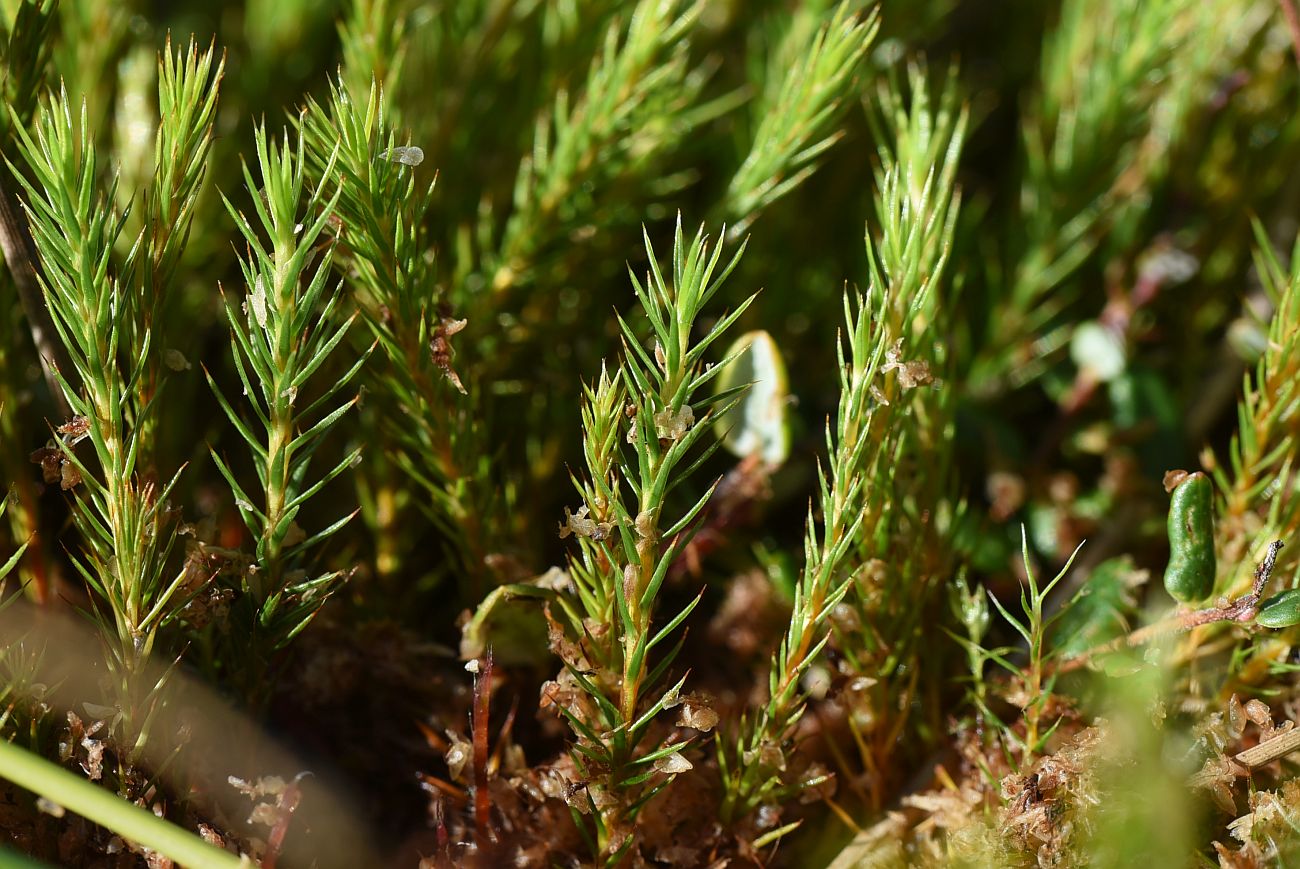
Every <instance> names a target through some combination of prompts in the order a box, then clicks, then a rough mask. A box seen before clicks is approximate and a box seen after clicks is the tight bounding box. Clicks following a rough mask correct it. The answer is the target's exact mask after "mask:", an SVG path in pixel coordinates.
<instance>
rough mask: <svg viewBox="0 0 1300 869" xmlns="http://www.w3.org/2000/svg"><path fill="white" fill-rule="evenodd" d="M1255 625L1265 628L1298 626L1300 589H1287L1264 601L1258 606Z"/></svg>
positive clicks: (1299, 620) (1299, 622) (1299, 621)
mask: <svg viewBox="0 0 1300 869" xmlns="http://www.w3.org/2000/svg"><path fill="white" fill-rule="evenodd" d="M1255 624H1257V625H1262V626H1263V627H1266V628H1289V627H1291V626H1292V625H1300V588H1289V589H1287V590H1286V591H1283V592H1279V593H1277V594H1275V595H1273V596H1272V597H1270V598H1268V599H1266V600H1265V601H1264V602H1263V603H1262V604H1260V607H1259V615H1257V616H1255Z"/></svg>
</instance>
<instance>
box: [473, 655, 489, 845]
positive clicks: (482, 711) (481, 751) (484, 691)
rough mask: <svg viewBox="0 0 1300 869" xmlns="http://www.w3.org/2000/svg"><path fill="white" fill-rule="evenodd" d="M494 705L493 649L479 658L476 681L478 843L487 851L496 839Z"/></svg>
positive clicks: (475, 755)
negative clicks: (491, 779)
mask: <svg viewBox="0 0 1300 869" xmlns="http://www.w3.org/2000/svg"><path fill="white" fill-rule="evenodd" d="M491 702H492V649H491V648H489V649H488V650H487V653H486V654H485V655H484V656H483V657H482V658H480V659H479V671H478V675H477V677H476V678H475V679H474V719H473V722H472V726H473V729H474V842H475V843H476V844H477V845H478V847H479V849H480V850H486V849H487V848H488V846H489V844H490V843H491V841H492V839H491V838H490V836H491V830H490V829H489V824H490V822H491V808H492V801H491V797H490V795H489V794H488V711H489V708H490V705H491Z"/></svg>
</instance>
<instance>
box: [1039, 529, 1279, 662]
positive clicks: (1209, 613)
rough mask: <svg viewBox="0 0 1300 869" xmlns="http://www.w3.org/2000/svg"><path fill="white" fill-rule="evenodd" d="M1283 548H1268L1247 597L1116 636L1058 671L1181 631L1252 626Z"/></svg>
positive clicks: (1277, 541)
mask: <svg viewBox="0 0 1300 869" xmlns="http://www.w3.org/2000/svg"><path fill="white" fill-rule="evenodd" d="M1281 548H1282V541H1281V540H1274V541H1273V542H1272V543H1270V544H1269V545H1268V551H1267V552H1266V553H1264V560H1263V561H1261V562H1260V563H1259V566H1258V567H1256V568H1255V584H1254V586H1253V587H1252V588H1251V590H1250V593H1249V594H1244V595H1242V596H1241V597H1239V598H1237V599H1235V600H1232V601H1228V602H1226V603H1222V604H1220V605H1218V606H1212V607H1207V608H1206V609H1199V610H1189V611H1185V612H1180V613H1176V614H1174V615H1172V616H1170V617H1169V618H1165V619H1161V620H1160V621H1158V622H1154V623H1153V624H1149V625H1145V626H1144V627H1141V628H1138V629H1137V630H1136V631H1133V632H1132V633H1130V634H1126V635H1125V636H1122V637H1116V638H1115V639H1113V640H1111V641H1110V642H1108V643H1103V644H1101V645H1100V646H1094V647H1093V648H1091V649H1088V650H1087V651H1085V652H1081V653H1080V654H1079V655H1078V656H1076V657H1073V658H1070V659H1068V660H1066V661H1063V662H1061V664H1060V665H1059V666H1057V667H1056V672H1057V673H1069V672H1071V671H1073V670H1078V669H1080V668H1082V667H1084V666H1086V665H1087V664H1088V662H1089V661H1090V660H1091V659H1092V658H1094V657H1095V656H1097V655H1104V654H1106V653H1107V652H1114V651H1118V650H1119V649H1123V648H1126V647H1127V648H1130V649H1131V648H1134V647H1136V646H1141V645H1144V644H1145V643H1148V642H1150V641H1151V640H1154V639H1155V638H1156V637H1160V636H1164V635H1166V634H1172V633H1177V632H1180V631H1190V630H1191V629H1192V628H1195V627H1200V626H1201V625H1208V624H1213V623H1214V622H1237V623H1238V624H1249V623H1250V622H1252V621H1254V620H1255V616H1257V615H1259V603H1260V601H1261V600H1262V599H1263V597H1264V589H1265V587H1266V586H1267V585H1268V580H1269V578H1270V577H1271V576H1272V575H1273V568H1274V567H1275V566H1276V565H1277V553H1278V551H1279V550H1281Z"/></svg>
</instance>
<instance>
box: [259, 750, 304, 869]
mask: <svg viewBox="0 0 1300 869" xmlns="http://www.w3.org/2000/svg"><path fill="white" fill-rule="evenodd" d="M307 775H309V773H299V774H298V776H297V777H296V778H295V779H294V780H293V781H292V782H290V783H289V784H288V785H287V786H286V787H285V789H284V790H283V791H281V792H280V802H279V805H278V806H277V811H278V813H279V818H278V819H277V820H276V822H275V826H274V827H272V828H271V835H270V836H268V837H267V840H266V853H265V854H264V855H263V856H262V869H275V864H276V861H277V860H278V859H279V856H280V849H281V848H283V847H284V838H285V836H286V835H288V833H289V822H290V821H291V820H293V813H294V811H295V810H296V809H297V808H298V803H299V801H301V800H302V788H301V787H300V786H299V784H298V783H299V782H300V781H302V779H303V777H304V776H307Z"/></svg>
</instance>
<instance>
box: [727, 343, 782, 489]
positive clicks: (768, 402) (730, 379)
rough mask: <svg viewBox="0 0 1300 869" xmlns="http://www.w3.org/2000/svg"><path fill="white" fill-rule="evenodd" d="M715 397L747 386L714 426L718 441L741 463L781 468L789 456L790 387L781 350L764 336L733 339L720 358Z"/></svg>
mask: <svg viewBox="0 0 1300 869" xmlns="http://www.w3.org/2000/svg"><path fill="white" fill-rule="evenodd" d="M723 358H725V359H727V360H728V361H727V362H726V363H724V364H723V370H722V373H721V374H720V375H719V376H718V378H717V380H716V385H715V387H714V391H715V392H719V393H721V392H726V391H728V390H732V389H734V388H736V387H738V386H744V385H746V384H749V386H750V388H749V389H748V391H746V392H745V393H744V394H743V395H742V396H741V398H740V400H739V401H738V402H736V403H735V404H734V405H732V406H731V408H729V409H728V410H727V411H726V412H725V413H722V414H719V416H718V421H717V423H716V430H717V433H718V437H719V438H720V439H721V440H722V444H723V446H725V447H726V448H727V449H728V450H729V451H730V452H732V453H733V454H735V455H736V456H738V457H740V458H748V457H749V456H753V455H756V456H758V457H759V458H761V459H762V460H763V461H764V462H766V463H767V464H769V465H774V466H775V465H780V464H782V463H783V462H784V461H785V460H786V458H787V457H788V456H789V455H790V424H789V418H788V413H787V410H788V408H789V403H790V402H789V392H788V389H789V385H788V381H787V378H786V371H785V361H784V360H783V359H782V358H781V350H780V348H778V347H777V345H776V341H775V340H774V339H773V338H772V336H771V335H770V334H768V333H767V332H765V331H763V330H761V329H760V330H757V331H754V332H747V333H745V334H744V335H741V336H740V337H739V338H737V339H736V341H735V343H733V344H732V345H731V346H730V347H729V348H728V349H727V352H726V354H725V356H724V357H723Z"/></svg>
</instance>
